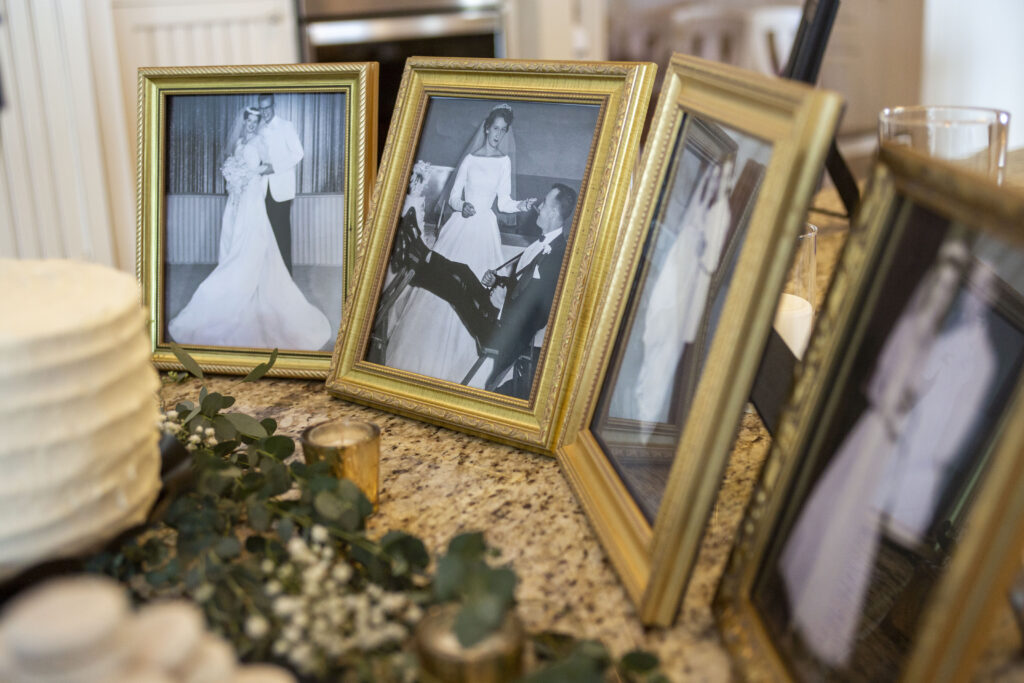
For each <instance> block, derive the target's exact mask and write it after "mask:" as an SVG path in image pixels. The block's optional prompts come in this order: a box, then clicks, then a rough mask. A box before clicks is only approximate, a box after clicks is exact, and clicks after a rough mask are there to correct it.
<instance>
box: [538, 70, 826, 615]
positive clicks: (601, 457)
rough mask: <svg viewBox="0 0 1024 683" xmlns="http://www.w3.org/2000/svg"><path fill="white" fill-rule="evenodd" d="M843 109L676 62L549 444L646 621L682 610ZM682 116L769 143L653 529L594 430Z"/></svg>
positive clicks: (792, 89) (773, 83)
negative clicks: (575, 378)
mask: <svg viewBox="0 0 1024 683" xmlns="http://www.w3.org/2000/svg"><path fill="white" fill-rule="evenodd" d="M840 108H841V100H840V98H839V97H838V96H837V95H835V94H833V93H827V92H824V91H820V90H812V89H811V88H809V87H807V86H804V85H802V84H798V83H794V82H788V81H782V80H779V79H773V78H769V77H766V76H762V75H759V74H754V73H751V72H747V71H743V70H741V69H737V68H735V67H730V66H727V65H723V64H716V63H711V62H706V61H703V60H700V59H697V58H693V57H687V56H683V55H679V54H676V55H673V57H672V61H671V63H670V65H669V71H668V73H667V74H666V76H665V81H664V84H663V86H662V91H661V97H660V99H659V102H658V109H657V111H656V113H655V117H654V122H653V124H652V131H651V134H650V136H649V138H648V141H647V148H646V150H645V152H644V158H643V161H642V164H641V168H642V170H641V175H640V180H639V183H638V184H637V189H636V194H635V195H634V197H633V200H632V207H631V208H632V211H631V213H630V216H629V219H628V224H627V227H626V228H625V230H624V231H623V233H622V238H621V247H622V250H621V252H619V254H618V255H617V259H616V260H615V261H614V263H615V269H614V276H613V278H612V281H611V284H610V286H609V288H608V290H607V295H606V305H605V306H604V308H603V310H602V311H600V319H599V320H598V321H597V323H596V324H595V325H594V326H593V332H592V335H591V337H590V339H588V340H587V342H586V343H585V344H584V348H586V349H587V350H588V351H589V353H588V355H587V356H586V358H585V359H584V362H583V364H582V374H581V376H580V379H579V382H578V386H579V387H580V391H579V392H577V393H576V394H575V395H573V396H571V397H570V400H569V402H568V403H567V406H566V418H565V428H564V431H563V435H562V441H561V443H560V447H559V449H558V459H559V461H560V462H561V463H562V466H563V467H564V469H565V472H566V474H567V476H568V478H569V481H570V482H571V483H572V486H573V489H574V490H575V492H576V495H577V496H578V497H579V499H580V501H581V502H582V503H583V507H584V509H586V511H587V514H588V516H589V517H590V520H591V522H592V523H593V525H594V528H595V529H596V531H597V534H598V537H599V538H600V539H601V542H602V543H603V544H604V547H605V549H606V550H607V551H608V554H609V556H610V557H611V560H612V564H614V566H615V568H616V570H617V571H618V573H619V576H620V578H621V579H622V582H623V584H624V585H625V587H626V590H627V592H628V593H629V595H630V597H631V598H632V599H633V601H634V602H635V603H636V604H637V607H638V611H639V616H640V618H641V619H642V620H643V621H644V622H646V623H653V624H659V625H668V624H670V623H671V622H672V621H673V620H674V618H675V615H676V613H677V611H678V609H679V605H680V603H681V601H682V596H683V593H684V591H685V588H686V584H687V582H688V580H689V576H690V572H691V569H692V567H693V563H694V562H695V560H696V557H697V551H698V549H699V546H700V541H701V537H702V535H703V531H704V524H705V522H706V520H707V517H708V515H709V514H710V512H711V508H712V506H713V503H714V500H715V496H716V494H717V492H718V488H719V485H720V483H721V478H722V474H723V472H724V469H725V465H726V462H727V458H728V455H729V452H730V448H731V446H732V443H733V440H734V439H735V436H736V428H737V424H738V421H739V419H740V416H741V413H742V410H743V405H744V404H745V403H746V401H747V396H748V395H749V393H750V387H751V385H752V383H753V381H754V375H755V373H756V371H757V366H758V363H759V361H760V359H761V351H762V348H763V345H764V342H765V340H766V339H767V335H768V332H769V330H770V326H771V321H772V317H773V314H774V312H775V306H776V300H777V298H778V293H779V291H780V290H781V288H782V284H783V280H784V278H785V274H786V270H787V266H788V264H789V261H790V259H791V258H792V254H793V249H794V246H795V244H796V237H797V234H798V231H799V230H800V228H801V226H802V223H803V220H804V215H805V212H806V208H807V203H808V201H809V200H810V197H811V194H812V193H813V191H814V189H815V186H816V184H817V181H818V177H819V172H820V169H821V166H822V164H823V163H824V159H825V153H826V151H827V148H828V145H829V142H830V141H831V139H832V134H833V131H834V129H835V125H836V121H837V119H838V117H839V113H840ZM686 114H693V115H698V116H700V117H702V118H705V119H707V120H711V121H714V122H715V123H718V124H720V125H725V126H728V127H730V128H732V129H734V130H737V131H739V132H741V133H744V134H747V135H751V136H754V137H757V138H760V139H762V140H765V141H767V142H770V143H771V144H772V148H773V151H772V156H771V159H770V162H769V165H768V167H767V169H766V172H765V175H764V179H763V181H762V184H761V187H760V190H759V194H758V197H757V199H756V203H755V205H754V208H753V211H752V214H751V218H750V223H749V227H748V232H747V236H746V239H745V241H744V243H743V247H742V250H741V252H740V256H739V261H738V262H737V265H736V271H735V273H736V274H735V276H734V278H733V281H732V284H731V285H730V289H729V292H728V295H727V298H726V301H725V307H724V309H723V312H722V315H721V318H720V321H719V323H718V328H717V331H716V334H715V337H714V340H713V342H712V345H711V348H710V352H709V355H708V357H707V361H706V364H705V366H704V367H705V371H704V372H703V375H702V377H701V378H700V379H699V382H698V386H697V393H696V395H695V397H694V400H693V408H692V410H691V411H690V413H689V415H688V416H687V418H686V422H685V425H684V428H683V430H682V434H681V438H680V440H679V442H678V443H677V444H676V448H675V460H674V462H673V465H672V469H671V474H670V476H669V480H668V483H667V486H666V489H665V495H664V497H663V499H662V504H661V507H660V509H659V510H658V514H657V518H656V520H655V524H654V527H653V528H652V527H651V525H650V524H649V523H648V522H647V519H646V518H645V517H644V515H643V514H642V512H641V511H640V508H639V507H638V506H637V504H636V502H635V501H634V500H633V498H632V496H631V495H630V493H629V492H628V491H627V489H626V486H625V484H624V483H623V481H622V479H621V478H620V477H619V475H618V473H617V472H616V471H615V469H614V467H613V466H612V464H611V462H610V459H609V458H608V457H607V455H606V454H605V453H604V451H603V450H602V448H601V447H600V445H599V443H598V441H597V439H596V438H595V436H594V434H593V433H592V432H591V430H590V425H591V421H592V420H593V416H594V412H595V406H596V404H597V398H598V396H599V393H600V387H601V383H602V382H603V381H604V377H605V375H606V372H607V370H608V365H609V362H610V355H611V354H610V350H611V348H612V343H613V342H614V340H615V338H616V336H617V335H618V331H619V329H620V326H621V325H622V322H623V320H624V319H626V318H627V317H628V315H629V312H628V311H626V310H625V308H626V305H625V304H626V298H627V297H628V295H629V290H630V287H631V283H632V282H633V278H634V276H635V273H636V271H637V268H638V266H639V261H640V255H641V252H642V247H643V244H644V241H645V239H646V237H647V234H648V231H649V229H650V226H651V224H652V219H653V217H654V212H655V210H656V208H657V205H658V201H657V198H658V196H659V193H660V192H661V189H662V187H663V186H664V185H665V184H666V181H667V178H668V177H669V175H670V173H671V170H672V169H671V168H669V166H670V164H669V160H670V156H671V150H672V149H673V147H674V145H675V141H676V139H677V137H678V136H679V135H680V131H681V126H682V122H683V119H684V115H686Z"/></svg>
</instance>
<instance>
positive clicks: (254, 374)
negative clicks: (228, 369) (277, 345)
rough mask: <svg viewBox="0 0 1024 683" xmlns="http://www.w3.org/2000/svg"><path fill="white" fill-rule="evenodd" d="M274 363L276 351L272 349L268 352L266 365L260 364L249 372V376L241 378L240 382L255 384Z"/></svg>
mask: <svg viewBox="0 0 1024 683" xmlns="http://www.w3.org/2000/svg"><path fill="white" fill-rule="evenodd" d="M275 362H277V349H274V350H273V351H271V352H270V360H268V361H267V362H266V363H260V364H259V365H257V366H256V367H254V368H253V369H252V370H250V371H249V374H248V375H246V376H245V377H243V378H242V381H243V382H255V381H256V380H258V379H259V378H260V377H263V375H265V374H267V371H269V370H270V368H272V367H274V363H275Z"/></svg>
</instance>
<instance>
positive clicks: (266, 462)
mask: <svg viewBox="0 0 1024 683" xmlns="http://www.w3.org/2000/svg"><path fill="white" fill-rule="evenodd" d="M260 471H261V472H263V474H264V475H266V477H267V483H266V484H265V485H264V487H263V489H262V491H261V493H264V494H265V495H266V497H268V498H273V497H274V496H279V495H281V494H282V493H284V492H285V491H288V490H289V489H291V487H292V476H291V474H290V473H289V472H288V468H287V467H285V466H284V465H282V464H281V463H279V462H278V461H276V460H274V459H273V458H267V457H264V458H261V459H260Z"/></svg>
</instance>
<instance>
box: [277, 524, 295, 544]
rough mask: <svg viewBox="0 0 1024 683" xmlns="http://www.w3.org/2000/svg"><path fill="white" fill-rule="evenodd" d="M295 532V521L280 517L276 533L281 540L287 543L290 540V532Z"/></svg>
mask: <svg viewBox="0 0 1024 683" xmlns="http://www.w3.org/2000/svg"><path fill="white" fill-rule="evenodd" d="M294 533H295V523H294V522H293V521H292V520H290V519H288V518H285V519H282V520H281V521H280V522H279V523H278V525H277V535H278V536H280V537H281V540H282V541H284V542H285V543H287V542H288V541H289V540H291V537H292V534H294Z"/></svg>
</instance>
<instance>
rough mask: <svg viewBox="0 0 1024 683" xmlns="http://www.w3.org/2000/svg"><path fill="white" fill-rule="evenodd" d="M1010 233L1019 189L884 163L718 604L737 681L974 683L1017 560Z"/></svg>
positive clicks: (1018, 483) (892, 158) (1017, 245)
mask: <svg viewBox="0 0 1024 683" xmlns="http://www.w3.org/2000/svg"><path fill="white" fill-rule="evenodd" d="M1022 224H1024V194H1022V193H1021V192H1020V191H1019V190H1013V189H1009V188H1001V187H999V186H998V185H996V184H995V183H993V182H992V181H991V180H989V179H987V178H983V177H982V176H980V175H972V174H970V173H969V172H966V171H964V170H962V169H958V168H956V167H955V166H953V165H951V164H949V163H946V162H942V161H937V160H934V159H929V158H926V157H924V156H922V155H920V154H919V153H916V152H914V151H912V150H908V149H903V148H896V147H883V149H882V150H881V153H880V160H879V162H878V163H877V164H876V166H875V169H874V171H873V176H872V178H871V181H870V185H869V187H868V191H867V193H866V195H865V198H864V201H863V203H862V204H861V207H860V209H859V211H858V214H857V216H856V218H855V220H854V222H853V225H852V226H851V231H850V236H849V238H848V241H847V244H846V247H845V249H844V253H843V255H842V257H841V262H840V263H839V265H838V267H837V269H836V274H835V279H834V280H833V283H832V285H831V288H830V290H829V293H828V296H827V299H826V302H825V305H824V308H823V310H822V312H821V316H820V319H819V322H818V326H817V328H816V330H815V333H814V337H813V338H812V340H811V345H810V347H809V348H808V354H807V356H806V357H805V362H804V366H803V368H802V372H800V373H799V374H798V376H797V380H796V385H795V387H794V390H793V393H792V395H791V398H790V400H789V402H788V405H787V407H786V408H785V410H784V412H783V417H782V419H781V421H780V428H779V430H778V435H777V437H776V440H775V442H774V444H773V446H772V450H771V452H770V454H769V456H768V460H767V461H766V463H765V466H764V469H763V471H762V474H761V478H760V480H759V482H758V484H757V487H756V489H755V493H754V496H753V498H752V500H751V502H750V504H749V506H748V509H747V512H746V516H745V520H744V522H743V524H742V525H741V527H740V528H741V531H740V533H739V535H738V536H737V538H736V539H735V541H734V545H733V549H732V554H731V556H730V559H729V563H728V565H727V568H726V571H725V574H724V576H723V578H722V581H721V583H720V585H719V589H718V593H717V595H716V597H715V601H714V612H715V616H716V619H717V621H718V623H719V626H720V628H721V630H722V634H723V637H724V640H725V642H726V644H727V646H728V647H729V649H730V651H731V652H732V653H733V654H734V655H735V657H736V660H737V662H738V664H739V666H740V668H741V670H742V671H743V675H744V678H746V679H747V680H752V681H760V680H765V681H767V680H771V681H779V680H802V679H810V680H820V679H821V678H822V677H823V676H826V675H828V673H827V672H832V673H838V677H840V678H846V677H848V676H852V677H854V678H857V677H861V678H862V679H864V680H881V679H882V678H885V679H888V680H901V681H914V682H916V681H929V682H947V681H963V680H968V679H970V678H971V668H970V667H971V665H972V664H973V662H974V660H975V658H976V657H977V655H978V654H979V653H980V652H981V650H982V648H983V646H984V644H985V636H986V634H987V633H988V629H987V625H988V624H991V621H992V618H993V617H994V614H995V611H996V609H997V606H998V603H999V601H1000V600H1003V599H1005V596H1006V592H1005V590H1004V589H1005V588H1007V587H1008V586H1009V585H1010V583H1011V582H1012V579H1013V576H1014V575H1015V573H1016V571H1017V570H1018V569H1019V567H1020V548H1021V546H1022V545H1024V458H1021V453H1022V452H1024V373H1021V363H1022V358H1024V283H1022V282H1021V277H1020V273H1021V272H1024V271H1022V268H1024V239H1022V238H1021V233H1020V226H1021V225H1022ZM923 322H926V323H927V324H922V323H923ZM976 332H978V333H981V336H980V337H978V336H974V335H975V333H976ZM968 336H974V338H973V341H970V342H966V343H965V340H967V337H968ZM901 347H902V348H903V349H904V350H905V351H906V352H905V353H902V352H901V351H900V349H901ZM894 359H899V362H897V363H894V362H893V360H894ZM940 362H941V364H939V363H940ZM886 368H888V370H886ZM896 368H898V370H897V369H896ZM937 368H939V369H937ZM958 376H959V377H962V378H964V381H962V382H961V381H959V380H957V381H955V382H954V381H953V380H954V379H955V377H958ZM918 378H921V379H923V380H924V381H917V379H918ZM908 387H912V390H908V389H907V388H908ZM889 395H892V396H897V395H898V396H901V397H902V399H901V400H900V401H898V402H896V403H890V402H888V401H886V400H885V397H886V396H889ZM936 399H937V400H936ZM951 399H952V400H951ZM876 416H878V417H880V416H886V417H885V419H884V420H883V421H882V422H884V423H886V424H889V425H891V426H892V428H891V429H887V430H883V431H882V432H879V431H878V430H877V429H873V428H872V427H871V424H872V421H873V420H875V419H877V417H876ZM872 432H877V433H878V434H880V436H879V437H878V440H877V441H873V442H865V441H862V440H861V439H865V438H869V435H870V433H872ZM925 434H929V435H931V436H934V435H938V438H939V440H940V441H939V443H938V444H937V447H935V446H936V444H932V445H928V444H925V443H924V441H923V440H919V439H921V438H922V437H923V435H925ZM865 443H869V444H870V448H868V447H864V444H865ZM890 444H891V448H890V447H888V446H889V445H890ZM925 454H927V456H926V457H918V456H923V455H925ZM850 456H852V457H850ZM854 460H856V461H858V462H859V463H861V464H862V465H863V466H862V467H858V469H857V470H856V471H852V470H851V471H848V472H844V473H842V476H837V473H839V471H840V469H842V468H843V467H845V465H846V463H849V462H853V461H854ZM925 460H927V461H928V462H929V466H928V468H927V471H934V472H935V473H936V476H934V477H932V476H929V475H928V474H927V471H926V470H925V469H922V468H921V465H922V463H923V462H924V461H925ZM897 463H899V465H898V466H897ZM907 473H909V474H907ZM939 474H941V476H939ZM840 482H841V483H840ZM940 483H941V486H939V484H940ZM883 489H885V493H884V495H883V494H882V490H883ZM822 500H827V507H828V508H829V509H830V510H834V509H838V508H840V507H842V509H843V510H844V513H843V514H842V515H839V514H821V515H817V512H818V511H822V510H823V508H821V507H819V506H820V505H821V504H822V503H820V501H822ZM812 508H813V510H812ZM812 518H814V519H815V521H814V522H810V521H809V520H811V519H812ZM855 520H862V521H863V522H864V523H863V525H862V524H860V523H858V522H856V521H855ZM851 527H852V528H853V529H854V531H855V532H856V533H854V534H851V533H850V529H851ZM861 530H863V531H864V533H862V532H861ZM965 531H966V533H965ZM822 532H824V533H823V535H822ZM816 537H818V538H819V540H818V541H814V542H811V541H813V539H814V538H816ZM805 541H806V542H805ZM812 548H813V551H811V552H807V551H809V550H811V549H812ZM825 559H827V560H828V562H825V561H824V560H825ZM829 563H832V564H834V565H836V566H835V567H833V568H831V569H830V568H828V567H826V565H827V564H829ZM807 568H811V569H810V570H809V571H807ZM836 568H838V569H836ZM832 569H836V571H832ZM829 573H830V574H832V575H833V579H826V578H825V575H826V574H829ZM837 579H838V580H840V581H843V585H842V589H841V590H829V589H828V583H829V582H830V581H832V580H837ZM812 594H813V595H814V600H810V597H811V595H812ZM805 595H806V596H807V598H808V599H807V600H804V599H803V596H805ZM826 614H827V617H826V618H824V619H822V616H824V615H826ZM872 666H877V667H881V670H871V669H870V667H872ZM823 672H826V673H823ZM829 677H831V676H829Z"/></svg>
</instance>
